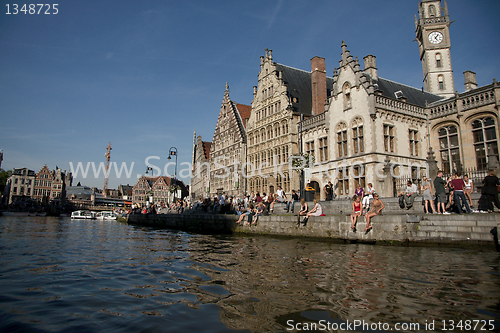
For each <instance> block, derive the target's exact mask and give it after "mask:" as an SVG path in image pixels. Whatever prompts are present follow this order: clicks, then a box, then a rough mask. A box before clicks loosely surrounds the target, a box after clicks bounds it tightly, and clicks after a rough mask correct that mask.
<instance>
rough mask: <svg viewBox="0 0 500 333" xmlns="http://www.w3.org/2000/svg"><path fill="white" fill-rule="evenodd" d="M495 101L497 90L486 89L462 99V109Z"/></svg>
mask: <svg viewBox="0 0 500 333" xmlns="http://www.w3.org/2000/svg"><path fill="white" fill-rule="evenodd" d="M494 102H495V92H494V91H493V89H492V90H490V91H485V92H482V93H479V94H476V95H474V96H469V97H466V98H464V99H462V110H464V111H465V110H469V109H473V108H477V107H479V106H482V105H486V104H490V103H494Z"/></svg>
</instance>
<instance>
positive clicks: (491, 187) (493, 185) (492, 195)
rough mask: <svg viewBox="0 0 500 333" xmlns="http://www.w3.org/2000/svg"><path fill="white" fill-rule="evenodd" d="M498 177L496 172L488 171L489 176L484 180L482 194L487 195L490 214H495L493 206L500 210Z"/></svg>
mask: <svg viewBox="0 0 500 333" xmlns="http://www.w3.org/2000/svg"><path fill="white" fill-rule="evenodd" d="M499 184H500V183H499V180H498V177H497V176H496V175H495V171H494V170H492V169H490V170H488V176H486V177H484V179H483V185H484V186H483V190H482V192H481V193H482V194H485V195H486V197H487V198H488V212H490V213H493V204H495V206H496V207H497V208H498V209H500V202H499V201H498V187H497V186H498V185H499Z"/></svg>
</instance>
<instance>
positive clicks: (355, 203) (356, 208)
mask: <svg viewBox="0 0 500 333" xmlns="http://www.w3.org/2000/svg"><path fill="white" fill-rule="evenodd" d="M360 216H361V198H360V197H358V196H357V195H356V194H355V195H354V196H353V197H352V214H351V229H352V231H354V232H356V222H357V220H358V217H360Z"/></svg>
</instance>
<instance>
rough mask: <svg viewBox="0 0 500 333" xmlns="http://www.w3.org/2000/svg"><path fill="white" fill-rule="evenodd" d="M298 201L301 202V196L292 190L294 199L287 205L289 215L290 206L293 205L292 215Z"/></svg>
mask: <svg viewBox="0 0 500 333" xmlns="http://www.w3.org/2000/svg"><path fill="white" fill-rule="evenodd" d="M296 201H299V195H298V194H297V192H296V191H295V190H292V198H291V199H290V201H287V203H286V208H285V210H286V212H287V213H288V212H289V211H290V204H291V205H292V213H293V209H294V207H295V202H296Z"/></svg>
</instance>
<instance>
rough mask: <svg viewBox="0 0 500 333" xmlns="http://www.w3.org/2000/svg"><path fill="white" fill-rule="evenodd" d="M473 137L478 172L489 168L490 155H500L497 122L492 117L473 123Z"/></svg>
mask: <svg viewBox="0 0 500 333" xmlns="http://www.w3.org/2000/svg"><path fill="white" fill-rule="evenodd" d="M472 135H473V137H474V150H475V151H476V163H477V168H478V170H486V169H487V168H488V153H489V150H488V149H491V150H492V152H493V154H496V155H498V141H497V133H496V125H495V120H494V119H493V118H492V117H484V118H481V119H476V120H474V121H473V122H472Z"/></svg>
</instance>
